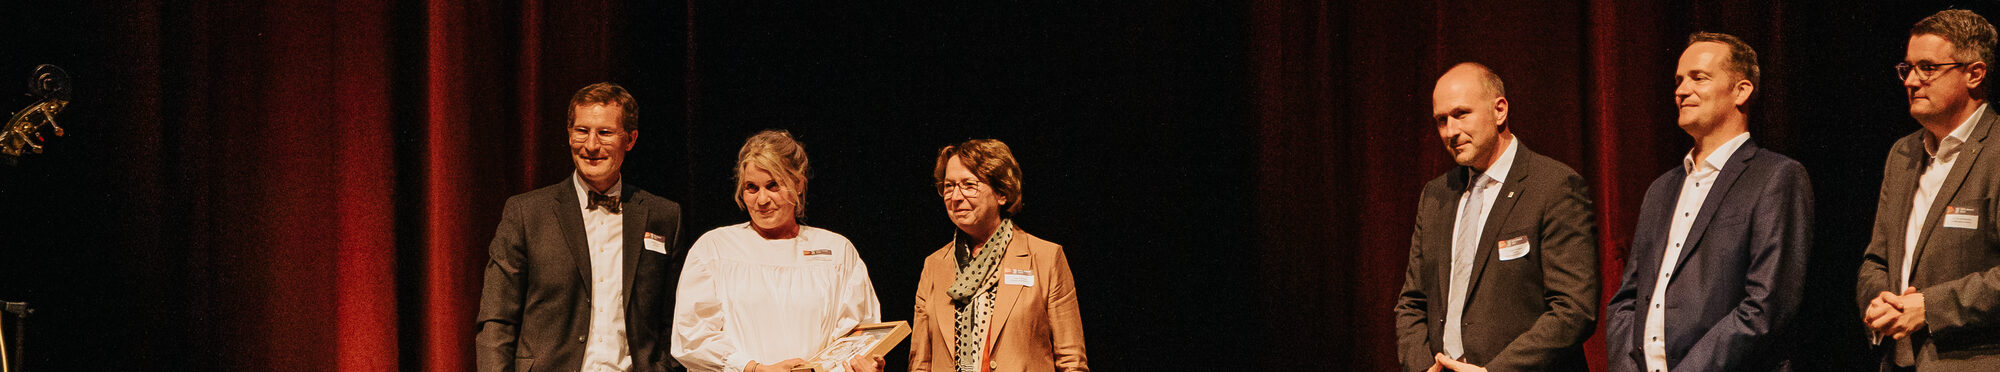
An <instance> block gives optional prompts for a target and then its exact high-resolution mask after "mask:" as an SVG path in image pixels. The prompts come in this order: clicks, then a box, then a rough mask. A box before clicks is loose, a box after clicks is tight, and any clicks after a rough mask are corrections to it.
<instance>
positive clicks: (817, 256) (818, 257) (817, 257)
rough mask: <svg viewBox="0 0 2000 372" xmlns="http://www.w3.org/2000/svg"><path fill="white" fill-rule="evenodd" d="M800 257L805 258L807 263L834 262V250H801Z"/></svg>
mask: <svg viewBox="0 0 2000 372" xmlns="http://www.w3.org/2000/svg"><path fill="white" fill-rule="evenodd" d="M799 257H801V258H805V259H806V260H807V261H833V250H829V249H813V250H800V251H799Z"/></svg>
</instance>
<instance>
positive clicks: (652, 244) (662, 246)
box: [646, 232, 667, 254]
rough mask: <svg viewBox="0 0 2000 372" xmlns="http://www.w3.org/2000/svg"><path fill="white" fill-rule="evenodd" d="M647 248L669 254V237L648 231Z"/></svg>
mask: <svg viewBox="0 0 2000 372" xmlns="http://www.w3.org/2000/svg"><path fill="white" fill-rule="evenodd" d="M646 250H649V251H653V252H655V253H659V254H667V237H664V236H660V234H654V233H650V232H649V233H646Z"/></svg>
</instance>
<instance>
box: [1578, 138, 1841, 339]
mask: <svg viewBox="0 0 2000 372" xmlns="http://www.w3.org/2000/svg"><path fill="white" fill-rule="evenodd" d="M1687 176H1688V174H1687V169H1686V168H1683V167H1674V169H1673V170H1670V171H1667V173H1666V174H1663V175H1660V178H1659V179H1658V180H1655V181H1653V186H1652V187H1651V188H1648V189H1647V190H1646V200H1645V202H1643V203H1641V204H1640V205H1641V206H1640V208H1639V221H1638V225H1637V227H1635V228H1634V229H1633V231H1634V233H1633V234H1632V249H1631V254H1630V255H1629V258H1627V259H1626V261H1625V262H1626V263H1625V275H1624V276H1625V277H1624V280H1623V281H1622V284H1621V285H1619V287H1618V292H1616V293H1614V294H1612V296H1611V304H1610V305H1609V306H1606V307H1605V311H1606V312H1609V313H1610V314H1609V315H1608V317H1609V318H1610V322H1608V323H1606V324H1605V330H1604V333H1605V341H1604V342H1605V350H1606V351H1607V352H1608V353H1609V354H1610V355H1609V358H1608V362H1609V365H1610V367H1611V370H1612V371H1613V372H1624V371H1630V372H1638V371H1640V370H1642V368H1643V367H1645V365H1646V362H1645V361H1646V357H1645V353H1644V351H1643V348H1644V346H1645V344H1646V341H1647V340H1645V339H1644V335H1645V334H1646V317H1647V316H1648V314H1650V313H1652V312H1653V311H1657V310H1655V309H1653V308H1651V307H1649V306H1647V305H1648V304H1651V303H1652V301H1653V290H1654V288H1655V287H1656V286H1657V285H1658V283H1659V273H1660V264H1661V263H1662V260H1663V256H1665V255H1666V249H1667V244H1670V243H1675V242H1671V241H1668V240H1669V239H1670V237H1669V235H1671V233H1672V232H1671V231H1669V230H1671V229H1672V228H1673V222H1674V218H1675V217H1680V216H1675V215H1674V209H1675V208H1676V207H1677V205H1678V204H1679V203H1680V198H1681V185H1682V184H1683V183H1686V181H1687ZM1713 182H1714V184H1713V185H1712V186H1710V187H1709V189H1708V195H1707V197H1706V198H1705V199H1703V200H1702V203H1701V208H1700V210H1698V211H1696V212H1693V216H1692V217H1693V218H1694V220H1693V221H1692V223H1691V224H1690V225H1689V229H1688V234H1687V237H1686V238H1685V239H1684V240H1682V242H1680V243H1682V244H1683V245H1682V247H1681V250H1680V254H1679V255H1677V256H1675V257H1676V260H1675V261H1674V267H1673V271H1672V274H1673V275H1672V277H1671V278H1670V279H1668V281H1667V292H1666V293H1667V294H1666V298H1665V299H1664V300H1663V302H1664V305H1665V306H1664V307H1665V309H1666V310H1667V311H1668V313H1667V315H1669V316H1667V317H1665V318H1664V319H1665V320H1666V322H1665V323H1666V324H1665V325H1666V332H1665V337H1666V339H1665V340H1664V342H1665V343H1666V357H1667V358H1666V359H1667V366H1668V367H1669V368H1670V369H1672V370H1674V371H1681V372H1692V371H1772V370H1790V366H1789V364H1788V363H1787V362H1788V361H1787V357H1788V355H1789V354H1788V353H1789V351H1790V350H1788V349H1786V346H1788V345H1787V343H1786V342H1784V341H1797V340H1783V338H1784V337H1786V336H1788V335H1789V334H1788V333H1787V332H1785V331H1786V330H1787V328H1786V327H1787V326H1789V325H1790V324H1789V323H1790V322H1791V320H1792V316H1793V315H1794V314H1797V313H1798V309H1799V301H1801V300H1803V295H1804V293H1802V291H1803V290H1804V287H1805V276H1806V255H1807V254H1808V253H1810V252H1811V251H1812V221H1813V194H1812V180H1811V178H1809V177H1807V176H1806V168H1805V166H1802V165H1799V162H1797V161H1793V160H1792V159H1791V158H1787V157H1785V156H1784V155H1779V154H1778V153H1775V152H1771V151H1770V150H1765V149H1763V148H1760V147H1757V143H1756V141H1754V140H1752V141H1746V142H1744V143H1743V146H1742V147H1738V148H1736V152H1735V153H1732V154H1730V156H1729V160H1728V162H1727V163H1726V165H1724V166H1723V167H1722V173H1721V174H1717V175H1716V177H1715V180H1714V181H1713Z"/></svg>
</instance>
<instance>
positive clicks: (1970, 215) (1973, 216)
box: [1944, 206, 1979, 229]
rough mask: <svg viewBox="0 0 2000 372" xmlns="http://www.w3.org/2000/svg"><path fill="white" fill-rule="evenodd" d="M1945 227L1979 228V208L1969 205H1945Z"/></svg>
mask: <svg viewBox="0 0 2000 372" xmlns="http://www.w3.org/2000/svg"><path fill="white" fill-rule="evenodd" d="M1944 227H1949V228H1954V229H1977V228H1979V209H1978V208H1969V207H1953V206H1945V207H1944Z"/></svg>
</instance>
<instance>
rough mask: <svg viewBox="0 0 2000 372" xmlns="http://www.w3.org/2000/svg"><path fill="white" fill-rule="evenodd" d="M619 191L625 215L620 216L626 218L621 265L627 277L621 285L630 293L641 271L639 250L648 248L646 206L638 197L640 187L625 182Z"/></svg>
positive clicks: (621, 208)
mask: <svg viewBox="0 0 2000 372" xmlns="http://www.w3.org/2000/svg"><path fill="white" fill-rule="evenodd" d="M618 192H619V195H620V202H622V203H623V204H624V205H622V206H620V210H622V213H620V214H623V215H624V216H621V217H620V218H621V219H622V220H624V221H623V222H622V224H623V225H625V228H624V230H625V236H624V238H625V239H624V240H625V244H624V245H625V247H623V248H624V249H623V251H624V252H621V253H622V254H623V255H624V260H622V264H621V265H620V266H623V270H622V274H623V275H622V276H624V277H625V281H624V283H623V284H620V286H621V287H623V292H624V293H627V294H630V293H632V277H633V276H634V275H636V273H637V272H638V271H639V270H638V268H639V252H641V251H643V250H645V249H646V245H645V244H646V208H645V206H643V205H640V204H639V200H638V198H637V196H639V188H638V187H637V186H632V185H631V184H625V186H624V187H623V189H622V190H619V191H618ZM628 298H629V297H628Z"/></svg>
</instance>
